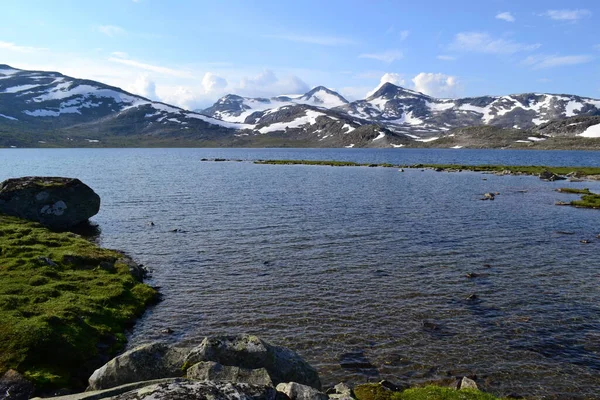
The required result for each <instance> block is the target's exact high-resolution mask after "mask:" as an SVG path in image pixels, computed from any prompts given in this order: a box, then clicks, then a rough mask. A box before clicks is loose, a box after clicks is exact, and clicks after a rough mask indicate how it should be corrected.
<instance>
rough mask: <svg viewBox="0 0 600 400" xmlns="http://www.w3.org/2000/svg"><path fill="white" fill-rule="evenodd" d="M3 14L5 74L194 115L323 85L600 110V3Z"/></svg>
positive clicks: (61, 8)
mask: <svg viewBox="0 0 600 400" xmlns="http://www.w3.org/2000/svg"><path fill="white" fill-rule="evenodd" d="M0 10H1V13H2V24H0V64H8V65H10V66H12V67H15V68H21V69H30V70H44V71H58V72H60V73H63V74H65V75H68V76H73V77H76V78H85V79H93V80H97V81H100V82H103V83H106V84H109V85H113V86H117V87H120V88H123V89H125V90H127V91H129V92H132V93H135V94H138V95H142V96H145V97H148V98H151V99H153V100H158V101H162V102H166V103H170V104H175V105H177V106H180V107H184V108H188V109H198V108H205V107H208V106H210V105H211V104H213V103H214V102H215V101H216V100H218V99H219V98H220V97H222V96H223V95H225V94H228V93H235V94H239V95H243V96H249V97H268V96H275V95H284V94H302V93H305V92H307V91H308V90H310V89H311V88H313V87H315V86H318V85H323V86H326V87H328V88H331V89H333V90H336V91H338V92H339V93H341V94H342V95H343V96H345V97H346V98H348V99H349V100H357V99H362V98H365V97H366V96H367V94H368V93H370V92H372V91H373V89H374V88H375V87H377V86H378V85H380V84H381V83H383V82H391V83H394V84H396V85H399V86H403V87H406V88H409V89H413V90H418V91H420V92H423V93H426V94H429V95H431V96H436V97H444V98H446V97H450V98H455V97H471V96H481V95H504V94H513V93H526V92H537V93H540V92H541V93H564V94H576V95H580V96H586V97H592V98H600V2H599V1H597V0H587V1H578V0H571V1H568V2H567V1H564V0H562V1H555V0H544V1H539V0H528V1H523V0H520V1H509V0H479V1H473V0H472V1H466V0H452V1H447V0H420V1H416V0H412V1H403V0H395V1H376V0H372V1H365V0H360V1H354V0H344V1H338V0H327V1H323V0H320V1H313V0H302V1H289V0H264V1H259V0H227V1H218V0H213V1H202V0H169V1H167V0H102V1H99V0H86V1H81V0H77V1H71V0H54V1H52V2H50V1H47V0H37V1H34V0H2V5H1V6H0Z"/></svg>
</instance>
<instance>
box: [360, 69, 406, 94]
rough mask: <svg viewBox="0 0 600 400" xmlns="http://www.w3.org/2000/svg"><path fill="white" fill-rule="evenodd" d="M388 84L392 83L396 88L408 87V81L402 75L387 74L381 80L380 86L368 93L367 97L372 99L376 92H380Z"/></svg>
mask: <svg viewBox="0 0 600 400" xmlns="http://www.w3.org/2000/svg"><path fill="white" fill-rule="evenodd" d="M386 83H392V84H394V85H396V86H406V80H405V79H404V77H403V76H402V75H401V74H397V73H395V72H386V73H385V74H383V76H382V77H381V79H379V85H377V87H376V88H375V89H373V90H371V91H370V92H368V93H367V95H366V97H371V96H372V95H373V94H374V93H375V92H376V91H378V90H379V88H380V87H382V86H383V85H384V84H386Z"/></svg>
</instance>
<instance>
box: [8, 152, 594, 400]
mask: <svg viewBox="0 0 600 400" xmlns="http://www.w3.org/2000/svg"><path fill="white" fill-rule="evenodd" d="M244 151H245V152H248V154H252V151H251V150H244ZM223 152H226V151H225V150H218V151H216V152H215V153H214V155H213V154H211V153H209V151H208V150H187V151H184V150H161V151H159V150H123V149H121V150H95V151H85V152H84V151H81V153H79V155H74V154H77V152H75V153H64V154H68V155H69V156H66V157H64V158H62V159H60V158H53V159H52V160H50V161H49V160H47V159H44V163H40V162H34V161H32V160H31V159H29V160H28V159H27V158H26V157H19V160H17V159H14V160H12V162H11V163H10V165H9V164H8V163H7V164H6V165H3V168H2V171H1V173H2V175H3V176H0V178H2V179H4V178H5V177H8V176H17V175H33V174H44V171H49V172H47V173H45V174H46V175H69V176H76V177H79V178H81V179H82V180H83V181H84V182H86V183H87V184H89V185H90V186H91V187H93V188H94V189H96V191H97V192H98V193H99V194H100V195H101V197H102V202H103V203H102V211H101V212H100V214H98V216H97V217H95V218H94V222H95V223H97V224H98V225H99V226H100V227H101V230H102V231H101V234H100V237H99V240H100V242H101V244H102V245H104V246H107V247H112V248H119V249H123V250H125V251H127V252H129V253H130V254H131V255H133V256H134V257H135V258H136V259H137V260H138V261H139V262H141V263H144V264H145V265H147V266H148V267H150V268H151V269H152V278H151V282H150V283H151V284H154V285H157V286H160V287H161V291H162V293H163V296H164V301H163V302H162V303H160V304H159V305H157V306H156V307H154V308H152V309H151V310H150V311H149V312H148V313H146V315H145V316H144V317H143V319H142V320H141V321H140V322H139V323H138V324H137V325H136V328H135V330H134V331H133V332H132V333H131V336H130V346H134V345H136V344H139V343H141V342H146V341H150V340H169V341H184V342H196V341H198V340H199V339H200V338H202V337H204V336H206V335H213V334H232V333H241V332H249V333H254V334H257V335H260V336H263V337H265V338H266V339H268V340H270V341H272V342H274V343H277V344H280V345H285V346H289V347H291V348H293V349H295V350H297V351H298V352H299V353H301V354H302V355H303V356H304V357H305V358H306V359H307V360H308V361H309V362H311V363H312V364H313V365H315V366H316V367H317V368H318V369H319V371H320V372H321V375H322V377H323V381H324V383H325V384H326V385H331V384H335V383H337V382H339V381H342V380H344V381H365V380H367V379H371V380H375V379H388V380H390V381H392V382H398V383H411V384H414V383H421V382H426V381H433V380H444V379H448V378H451V377H453V376H455V375H473V374H476V375H477V377H478V381H479V382H480V383H482V384H483V387H484V388H486V389H488V390H490V391H492V392H494V393H497V394H504V395H506V394H509V393H518V394H525V395H537V396H544V395H547V396H548V397H547V398H552V396H556V397H560V398H576V397H577V396H583V397H587V398H593V397H596V396H597V394H596V393H597V392H598V391H599V388H600V374H599V369H600V355H599V353H598V351H599V350H600V334H599V333H598V332H600V329H599V328H600V326H599V324H600V313H599V311H600V310H599V307H598V302H597V299H598V295H599V294H600V293H599V292H600V288H599V286H598V283H599V275H600V273H599V272H598V269H597V266H598V265H599V261H600V252H599V251H598V246H600V239H596V238H595V236H596V235H597V234H598V233H600V231H599V229H600V228H598V227H599V226H600V224H599V222H600V212H598V211H597V210H583V209H573V208H569V207H556V206H554V202H555V201H556V200H568V199H571V198H574V197H571V196H572V195H566V194H559V193H556V192H555V191H554V189H555V188H558V187H561V186H565V185H568V186H571V187H589V188H590V189H591V190H592V191H594V190H596V191H600V183H597V182H584V183H565V182H558V183H555V182H542V181H540V180H539V179H537V178H534V177H523V176H515V177H499V176H494V175H485V176H484V175H481V174H477V173H470V172H465V173H460V174H459V173H454V174H450V173H437V172H433V171H425V172H421V171H420V170H407V171H406V172H404V173H401V172H398V171H397V170H395V169H384V168H354V167H347V168H335V167H312V166H301V165H300V166H272V165H254V164H251V163H229V162H225V163H206V162H204V163H200V162H199V159H200V158H202V157H205V156H206V157H207V158H208V157H217V156H219V157H221V156H222V157H224V158H243V157H241V156H239V153H235V151H234V152H233V153H235V154H233V153H232V154H233V155H232V154H230V155H229V156H228V155H227V154H223ZM238 152H242V150H239V151H238ZM261 152H263V153H264V152H268V151H265V150H257V151H256V153H255V156H256V158H265V157H262V156H263V153H261ZM338 152H339V151H338ZM497 153H501V152H496V153H493V157H500V155H498V154H497ZM524 153H525V152H520V153H518V154H517V156H518V157H522V156H520V155H519V154H524ZM567 153H568V152H567ZM35 154H36V155H38V156H39V155H40V153H35ZM99 154H100V155H99ZM294 154H296V153H294ZM315 154H319V155H321V156H322V157H321V158H323V159H336V158H337V159H340V157H339V154H342V153H341V152H340V153H335V152H334V153H332V154H326V155H325V156H323V153H322V152H320V151H315V152H314V153H313V152H311V151H307V150H304V153H298V154H296V155H298V157H296V158H311V157H313V158H315V157H316V156H315ZM343 154H347V153H343ZM360 154H361V157H371V158H370V159H369V160H371V159H372V158H381V157H383V156H382V153H377V150H370V152H365V153H360ZM390 154H391V153H390ZM394 154H396V153H394ZM400 154H403V153H400ZM425 154H426V155H425V156H421V157H433V156H434V155H436V153H435V152H431V153H427V152H426V151H425ZM442 154H446V153H442ZM464 154H467V156H464V155H463V157H464V158H465V159H463V160H462V162H464V163H468V162H469V161H472V159H473V158H476V159H480V158H485V157H486V152H481V153H464ZM468 154H472V155H473V157H471V156H468ZM529 154H530V155H529V156H528V157H530V158H531V159H532V160H537V159H536V157H542V158H543V157H546V156H544V155H541V156H540V155H537V153H529ZM559 154H561V155H562V156H564V157H566V161H565V160H563V161H562V162H563V163H565V164H572V165H574V163H575V162H576V161H577V160H578V159H579V158H578V157H573V154H571V155H568V154H567V155H566V156H565V155H564V154H563V153H559ZM586 154H587V153H586ZM2 155H6V153H3V154H2ZM83 155H85V157H83ZM285 155H288V156H289V155H290V154H289V153H288V154H283V156H284V157H281V156H280V157H272V158H292V157H285ZM336 155H337V156H338V157H336ZM236 156H237V157H236ZM437 156H439V154H437ZM43 157H45V156H43V154H42V158H43ZM452 157H455V156H452ZM487 157H488V158H489V157H491V156H490V155H489V153H488V154H487ZM511 157H512V156H511ZM569 157H570V158H569ZM554 158H555V159H556V157H554ZM511 159H512V158H511ZM38 161H39V159H38ZM357 161H363V160H357ZM374 161H377V162H379V161H381V160H374ZM383 161H390V160H383ZM391 161H394V160H391ZM519 161H526V160H519V159H517V160H516V162H514V163H519V164H521V163H523V164H525V162H519ZM537 161H539V160H537ZM542 161H543V160H542ZM546 161H548V160H546ZM411 162H412V161H411ZM423 162H431V160H423ZM444 162H445V161H444ZM532 163H533V162H532ZM536 163H537V164H543V163H544V162H536ZM483 178H486V180H483ZM490 191H492V192H499V193H500V194H499V195H498V196H496V199H495V200H494V201H481V200H480V198H481V196H482V194H483V193H485V192H490ZM525 191H526V192H525ZM150 222H153V225H152V224H150ZM559 232H573V234H572V235H565V234H561V233H559ZM581 239H590V240H592V243H590V244H582V243H580V242H579V240H581ZM167 327H168V328H171V329H172V330H173V331H174V333H173V334H172V335H164V334H162V333H161V331H162V330H163V329H165V328H167Z"/></svg>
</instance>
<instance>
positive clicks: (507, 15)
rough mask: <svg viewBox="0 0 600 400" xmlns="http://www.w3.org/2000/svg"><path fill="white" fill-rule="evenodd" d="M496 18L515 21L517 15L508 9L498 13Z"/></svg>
mask: <svg viewBox="0 0 600 400" xmlns="http://www.w3.org/2000/svg"><path fill="white" fill-rule="evenodd" d="M496 19H501V20H503V21H506V22H515V17H514V16H513V15H512V14H511V13H509V12H508V11H505V12H501V13H498V14H497V15H496Z"/></svg>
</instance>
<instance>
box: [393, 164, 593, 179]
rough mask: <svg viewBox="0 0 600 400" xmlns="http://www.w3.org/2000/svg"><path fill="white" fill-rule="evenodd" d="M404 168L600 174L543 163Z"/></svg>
mask: <svg viewBox="0 0 600 400" xmlns="http://www.w3.org/2000/svg"><path fill="white" fill-rule="evenodd" d="M403 167H404V168H435V169H443V170H463V171H475V172H508V173H511V174H522V175H539V174H540V173H542V172H544V171H549V172H552V173H554V174H556V175H567V174H572V175H573V176H579V177H582V176H592V175H600V168H599V167H548V166H543V165H462V164H416V165H405V166H403Z"/></svg>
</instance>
